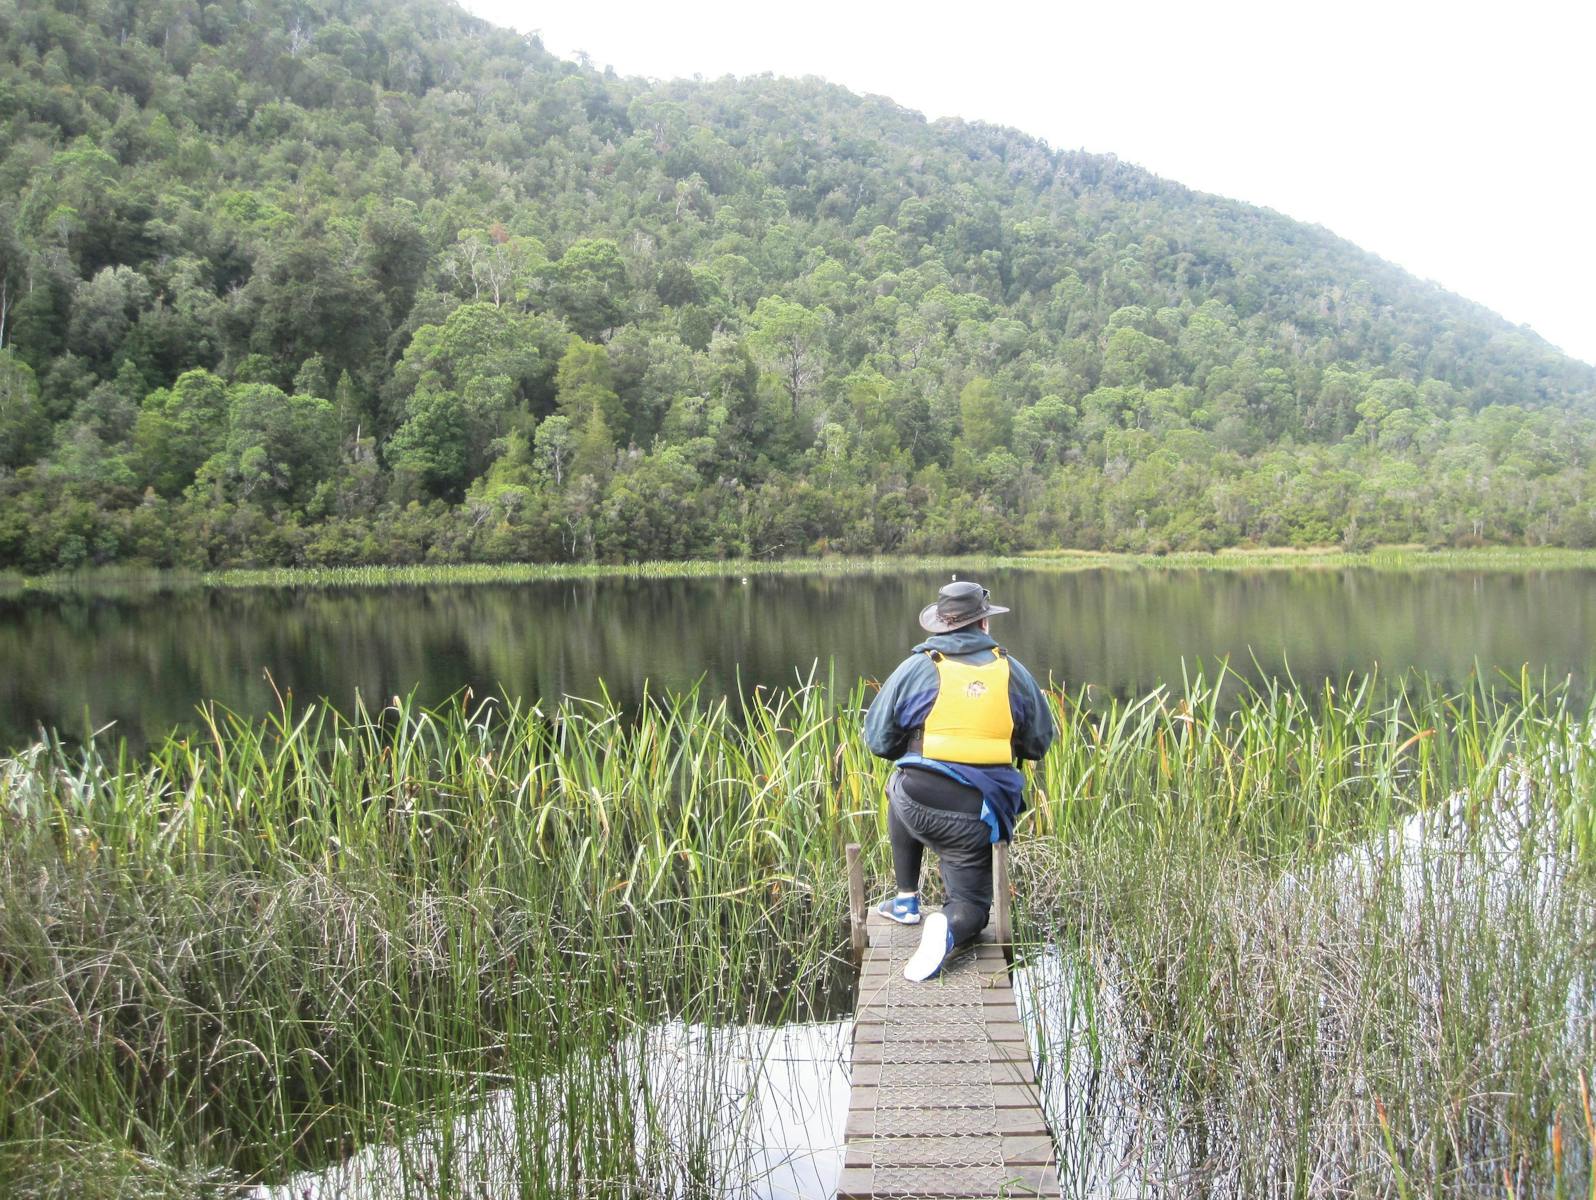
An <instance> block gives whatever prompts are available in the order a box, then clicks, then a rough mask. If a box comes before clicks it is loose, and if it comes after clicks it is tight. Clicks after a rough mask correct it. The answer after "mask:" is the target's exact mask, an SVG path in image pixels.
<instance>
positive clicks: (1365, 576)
mask: <svg viewBox="0 0 1596 1200" xmlns="http://www.w3.org/2000/svg"><path fill="white" fill-rule="evenodd" d="M948 578H949V575H948V573H946V572H930V571H902V572H883V573H878V574H849V575H841V574H818V573H817V574H812V575H768V576H754V577H751V578H750V579H749V580H748V581H747V582H746V583H745V582H743V581H742V580H741V579H739V578H737V577H731V578H725V579H705V578H695V579H648V580H644V579H604V580H580V581H565V582H539V583H526V584H474V585H450V586H403V587H381V588H369V587H349V588H279V589H272V588H252V589H218V590H209V589H200V588H193V587H189V588H159V587H156V588H144V589H132V590H130V589H112V588H95V589H86V590H83V591H78V592H71V593H65V594H62V593H55V592H21V593H17V592H13V593H10V594H7V595H4V596H0V746H3V747H4V748H14V747H16V746H18V745H20V744H22V743H24V742H26V741H28V740H31V739H32V738H33V737H35V736H37V730H38V729H39V728H40V727H41V726H47V727H51V728H55V729H59V730H61V731H63V732H64V733H66V734H67V735H68V736H80V735H81V734H82V732H83V731H84V730H85V729H87V728H98V727H100V726H103V725H106V724H109V723H112V722H114V723H115V724H114V731H115V732H119V733H121V734H123V735H125V736H127V737H128V738H130V739H131V740H132V741H133V742H135V743H141V742H144V741H147V740H148V739H150V738H152V737H158V736H160V735H161V734H162V733H164V732H165V731H167V730H169V729H171V728H173V727H174V726H177V725H179V724H184V723H188V722H191V721H192V720H193V718H194V709H195V705H196V704H198V703H199V702H200V701H202V700H214V701H216V702H218V703H219V704H222V705H224V706H225V707H227V708H230V709H233V710H234V711H237V712H240V713H245V714H250V715H257V714H260V713H264V712H266V711H269V710H271V709H272V708H274V707H275V706H276V698H275V695H274V693H273V683H275V686H276V687H278V688H281V689H283V690H284V691H285V692H286V691H288V690H290V689H291V690H292V691H293V693H294V695H295V696H296V697H297V698H298V699H299V700H300V701H301V702H303V701H305V700H309V699H314V698H319V697H326V698H328V699H330V700H332V701H333V702H334V703H335V704H337V705H338V706H340V707H342V708H346V709H347V708H348V707H349V706H350V705H352V703H353V700H354V698H355V695H356V694H357V692H358V693H359V694H360V695H362V696H364V697H366V698H367V699H368V700H373V701H380V700H385V699H387V698H388V697H390V696H392V695H394V694H396V693H405V694H408V693H410V692H414V693H415V694H416V695H417V697H418V699H420V700H421V701H422V702H423V703H432V702H437V701H441V700H443V699H444V698H446V697H447V696H449V695H451V694H453V693H454V692H456V691H458V690H460V689H461V688H464V687H467V686H469V687H471V688H472V689H473V691H474V692H475V693H476V695H478V696H483V695H487V694H489V693H498V694H505V695H512V696H518V697H522V698H524V699H528V700H538V701H542V702H544V703H549V702H552V701H554V700H556V699H557V698H558V697H560V696H562V695H565V694H574V695H579V696H593V695H595V694H597V691H598V688H599V686H600V681H601V680H602V681H603V685H604V687H605V688H606V689H607V690H608V692H609V694H610V695H611V696H612V697H613V698H615V699H616V700H618V701H620V702H622V703H623V704H632V703H635V702H636V700H637V699H638V697H639V696H640V695H641V694H642V693H643V690H644V688H645V687H649V688H654V689H662V688H668V689H680V688H686V687H689V686H692V685H693V684H694V683H695V682H699V683H700V686H702V687H703V688H704V689H705V690H706V691H708V692H711V693H715V694H722V693H732V692H735V691H736V690H737V689H738V688H739V686H741V687H744V688H746V687H751V686H753V685H755V684H765V685H772V686H779V685H783V684H789V683H792V682H794V681H795V680H797V679H798V678H799V677H800V676H802V675H807V674H808V673H809V672H810V670H811V669H813V668H815V666H816V664H818V669H819V674H820V676H821V677H822V678H825V677H826V676H827V675H828V673H829V674H832V675H833V676H834V678H835V679H836V680H837V681H838V683H839V684H840V685H851V684H852V683H853V682H854V681H855V680H856V679H858V678H860V677H865V678H882V677H884V676H885V675H886V674H887V672H889V671H890V670H891V669H892V667H893V666H894V665H895V664H896V663H897V662H898V660H899V658H900V657H901V656H902V654H903V653H904V652H905V651H906V650H907V649H908V648H909V647H910V646H911V645H913V644H914V643H915V642H916V641H918V640H919V638H920V636H921V635H920V631H919V629H918V627H917V625H916V624H915V615H916V613H917V612H918V611H919V609H920V607H921V606H922V605H924V604H926V603H928V602H929V601H930V600H932V599H934V597H935V594H936V589H937V588H938V587H939V586H940V585H941V584H942V583H945V582H947V580H948ZM981 582H983V583H985V584H986V585H987V586H989V587H990V588H991V589H992V593H993V599H994V602H996V603H999V604H1005V605H1008V606H1009V607H1010V608H1012V609H1013V612H1012V613H1010V614H1008V615H1005V616H1002V617H999V618H996V619H995V620H994V622H993V633H994V634H995V635H996V636H997V637H998V638H999V640H1000V641H1002V642H1003V643H1004V644H1005V645H1006V646H1008V647H1009V648H1010V649H1011V650H1012V651H1013V652H1014V653H1015V654H1016V655H1017V656H1018V657H1020V658H1021V659H1022V660H1023V661H1024V662H1025V663H1026V664H1027V665H1028V666H1030V667H1031V668H1032V670H1033V671H1034V672H1035V673H1036V674H1037V676H1038V677H1039V678H1041V679H1044V680H1046V679H1047V678H1048V677H1049V676H1051V678H1052V680H1053V682H1054V683H1055V684H1062V685H1063V686H1065V687H1066V688H1068V689H1069V690H1071V691H1072V692H1073V691H1074V690H1076V689H1077V688H1079V687H1081V686H1082V685H1085V684H1090V685H1091V686H1092V687H1093V689H1094V691H1095V692H1096V693H1098V694H1103V695H1107V694H1112V695H1118V696H1130V695H1140V694H1143V693H1145V692H1147V691H1148V690H1150V689H1151V688H1153V687H1154V686H1156V685H1157V684H1159V683H1161V682H1170V683H1174V684H1176V685H1177V686H1178V684H1179V681H1180V679H1181V675H1182V670H1183V668H1186V669H1189V668H1192V667H1194V666H1195V665H1196V663H1197V662H1198V661H1199V660H1201V661H1202V662H1203V663H1205V664H1207V665H1208V666H1209V667H1210V669H1211V667H1212V665H1213V664H1216V663H1217V662H1219V661H1220V660H1221V659H1226V658H1228V659H1229V661H1230V663H1231V666H1232V667H1233V668H1234V669H1238V670H1239V671H1240V672H1241V673H1243V674H1245V675H1247V676H1249V677H1252V678H1258V677H1259V676H1260V675H1274V676H1281V675H1284V674H1285V673H1286V672H1287V671H1289V672H1290V674H1291V676H1292V677H1293V678H1294V679H1296V681H1297V682H1298V683H1299V684H1303V685H1314V684H1318V683H1321V682H1323V681H1324V680H1326V679H1340V678H1344V677H1345V676H1346V675H1347V674H1348V673H1350V672H1363V671H1367V670H1369V669H1370V668H1371V667H1374V666H1375V665H1376V664H1378V666H1379V667H1380V669H1381V671H1382V672H1384V673H1386V674H1387V675H1391V674H1395V673H1400V672H1402V671H1406V670H1409V669H1417V670H1421V671H1424V672H1426V673H1428V674H1429V675H1430V676H1431V677H1432V678H1435V679H1437V680H1439V681H1441V682H1443V683H1444V684H1446V685H1448V686H1452V687H1456V686H1461V685H1462V684H1463V683H1464V682H1466V680H1467V679H1468V677H1469V676H1470V674H1471V673H1472V672H1474V671H1475V670H1476V668H1478V669H1480V670H1482V671H1485V672H1495V671H1503V672H1507V673H1509V674H1511V675H1513V676H1515V677H1516V676H1517V674H1518V672H1519V670H1520V669H1521V668H1522V667H1524V666H1526V665H1527V666H1528V667H1529V668H1530V670H1531V671H1532V673H1534V674H1535V675H1536V676H1537V677H1539V676H1541V675H1542V674H1543V673H1544V674H1546V675H1547V676H1549V677H1550V678H1552V679H1554V680H1560V679H1563V678H1565V677H1569V678H1571V679H1572V681H1573V687H1574V690H1575V692H1576V694H1578V695H1579V696H1580V697H1582V698H1583V697H1584V696H1585V695H1586V694H1588V689H1589V685H1590V681H1591V679H1592V678H1596V647H1593V635H1596V571H1587V570H1551V571H1497V572H1489V571H1488V572H1479V571H1469V572H1452V571H1438V570H1425V571H1418V572H1411V573H1399V572H1382V571H1373V570H1367V569H1336V570H1325V569H1314V570H1268V571H1264V570H1260V571H1197V570H1182V571H1156V570H1091V571H1076V572H1063V571H1052V570H1045V569H1036V570H1006V571H994V572H990V573H988V575H987V576H985V577H983V578H982V580H981ZM268 676H269V678H268Z"/></svg>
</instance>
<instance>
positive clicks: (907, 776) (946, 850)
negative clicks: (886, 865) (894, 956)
mask: <svg viewBox="0 0 1596 1200" xmlns="http://www.w3.org/2000/svg"><path fill="white" fill-rule="evenodd" d="M930 774H932V773H931V772H925V771H917V770H916V771H910V770H903V769H899V770H897V771H894V772H893V773H892V778H891V779H889V780H888V781H887V801H888V803H887V834H888V836H889V837H890V838H891V839H892V867H893V872H894V874H895V875H896V876H897V880H898V890H899V891H900V892H915V891H919V890H920V864H921V860H922V859H923V857H924V855H925V851H926V849H927V848H929V849H931V850H934V851H936V854H937V865H938V866H939V868H940V869H941V872H942V886H943V888H944V889H945V890H946V892H947V894H948V902H947V904H946V905H945V906H944V907H943V910H942V911H943V912H944V913H946V914H947V918H948V926H949V928H951V929H952V930H953V944H954V945H956V946H959V945H963V944H964V943H965V942H968V941H970V940H971V939H972V938H974V937H975V936H976V934H978V933H980V932H981V930H983V929H985V928H986V921H987V917H988V915H989V914H990V913H991V911H992V830H991V828H990V827H989V826H988V825H987V823H986V822H985V821H983V820H981V816H980V808H981V798H980V794H979V793H977V792H975V791H974V789H971V788H966V787H964V786H963V785H961V784H959V783H956V782H955V781H953V780H948V779H947V777H946V776H940V777H939V778H938V779H937V780H930V779H922V778H919V777H920V776H927V775H930ZM943 780H945V781H946V784H948V785H951V786H952V788H953V789H955V791H953V792H951V793H949V792H948V791H946V790H945V785H944V784H943V783H942V782H941V781H943ZM916 791H921V792H922V794H923V795H924V797H925V799H927V800H932V801H934V802H936V803H938V804H939V805H948V806H947V807H935V808H933V807H931V805H930V804H926V803H922V802H921V801H919V800H916V799H915V798H914V795H913V793H915V792H916ZM959 793H968V795H967V796H965V797H963V799H964V805H963V807H964V808H965V811H962V812H961V811H955V809H956V808H957V807H959V799H960V797H959ZM972 805H973V811H970V809H971V806H972Z"/></svg>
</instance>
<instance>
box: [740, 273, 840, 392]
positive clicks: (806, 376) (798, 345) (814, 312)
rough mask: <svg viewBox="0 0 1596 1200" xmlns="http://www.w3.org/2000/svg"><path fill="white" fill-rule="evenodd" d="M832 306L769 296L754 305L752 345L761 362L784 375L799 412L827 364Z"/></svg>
mask: <svg viewBox="0 0 1596 1200" xmlns="http://www.w3.org/2000/svg"><path fill="white" fill-rule="evenodd" d="M830 320H831V310H830V309H828V308H826V307H825V306H824V305H822V306H821V307H819V308H814V309H809V308H805V307H804V306H803V305H802V304H795V303H793V302H792V301H790V300H783V299H782V298H781V297H780V296H766V297H765V298H764V299H762V300H760V302H759V303H758V304H757V305H756V306H755V307H754V313H753V317H752V318H751V320H750V322H749V324H750V327H751V329H750V332H749V335H748V348H749V350H750V351H752V352H753V355H754V357H755V359H756V360H757V361H758V362H759V365H760V366H761V367H763V368H764V369H765V370H767V371H770V372H772V373H773V374H775V375H777V376H778V377H780V379H781V384H782V387H784V388H786V390H787V398H788V400H789V401H790V402H791V404H792V415H793V416H794V417H796V416H797V415H798V404H799V401H800V400H801V399H802V398H803V396H804V395H805V393H806V392H807V390H808V388H809V385H810V384H811V383H812V382H813V381H814V379H815V377H816V376H817V375H818V374H819V373H820V372H821V370H822V369H823V368H824V366H825V357H826V355H825V332H826V325H827V323H828V322H829V321H830Z"/></svg>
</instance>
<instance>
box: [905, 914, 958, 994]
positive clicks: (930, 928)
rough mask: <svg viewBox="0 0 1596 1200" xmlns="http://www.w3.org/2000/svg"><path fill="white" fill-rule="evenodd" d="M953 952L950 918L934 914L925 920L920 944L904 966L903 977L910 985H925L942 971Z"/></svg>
mask: <svg viewBox="0 0 1596 1200" xmlns="http://www.w3.org/2000/svg"><path fill="white" fill-rule="evenodd" d="M952 952H953V930H951V929H949V928H948V918H947V917H946V916H945V915H944V914H942V913H939V912H936V913H932V914H931V915H930V916H928V917H926V918H925V927H924V928H923V929H922V930H921V932H920V944H919V945H918V946H916V947H915V951H914V953H913V954H911V955H910V956H909V961H908V962H906V963H904V964H903V977H904V978H905V979H907V980H908V981H909V982H910V983H924V982H925V981H926V980H927V979H931V978H933V977H934V976H935V975H936V973H937V972H938V971H940V970H941V969H942V964H943V963H945V962H946V961H947V960H948V955H949V954H951V953H952Z"/></svg>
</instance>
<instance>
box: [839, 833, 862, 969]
mask: <svg viewBox="0 0 1596 1200" xmlns="http://www.w3.org/2000/svg"><path fill="white" fill-rule="evenodd" d="M845 853H846V854H847V857H848V929H849V935H850V936H849V940H850V941H851V942H852V944H853V961H854V962H858V961H859V960H860V959H862V958H863V957H864V952H865V945H866V944H867V942H868V937H867V935H866V933H865V890H864V863H863V862H862V861H861V860H860V858H859V843H858V842H849V843H848V846H847V849H846V851H845Z"/></svg>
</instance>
